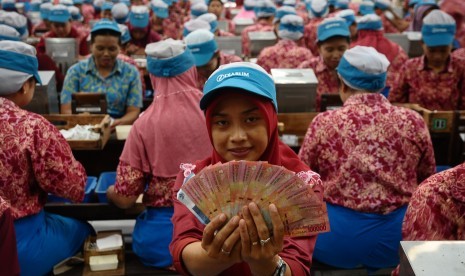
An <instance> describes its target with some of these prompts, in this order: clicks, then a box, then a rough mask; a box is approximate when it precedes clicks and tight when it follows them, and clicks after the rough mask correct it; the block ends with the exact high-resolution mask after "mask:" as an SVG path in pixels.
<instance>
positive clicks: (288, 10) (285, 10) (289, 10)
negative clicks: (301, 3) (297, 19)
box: [273, 6, 297, 23]
mask: <svg viewBox="0 0 465 276" xmlns="http://www.w3.org/2000/svg"><path fill="white" fill-rule="evenodd" d="M288 14H297V11H296V10H295V8H294V7H289V6H282V7H280V8H278V9H277V10H276V15H275V17H274V19H273V23H276V22H278V21H280V20H281V18H283V17H284V16H285V15H288Z"/></svg>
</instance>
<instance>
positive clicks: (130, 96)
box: [61, 56, 142, 118]
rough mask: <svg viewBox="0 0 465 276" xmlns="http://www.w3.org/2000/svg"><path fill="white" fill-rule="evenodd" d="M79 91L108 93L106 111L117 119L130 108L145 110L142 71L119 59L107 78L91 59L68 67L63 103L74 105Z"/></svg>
mask: <svg viewBox="0 0 465 276" xmlns="http://www.w3.org/2000/svg"><path fill="white" fill-rule="evenodd" d="M76 92H95V93H105V94H106V95H107V112H108V114H110V116H112V117H114V118H120V117H122V116H123V115H124V114H125V113H126V107H127V106H135V107H139V108H140V107H142V84H141V81H140V76H139V71H138V70H137V69H136V67H134V66H133V65H131V64H128V63H126V62H124V61H121V60H118V59H117V60H116V64H115V67H114V68H113V71H112V72H111V73H110V75H108V76H107V77H106V78H104V77H102V76H100V74H99V72H98V70H97V67H96V66H95V62H94V59H93V57H92V56H91V57H90V58H88V59H87V60H83V61H80V62H79V63H77V64H75V65H73V66H72V67H71V68H69V70H68V72H67V73H66V77H65V81H64V85H63V91H62V92H61V103H62V104H67V103H71V94H72V93H76Z"/></svg>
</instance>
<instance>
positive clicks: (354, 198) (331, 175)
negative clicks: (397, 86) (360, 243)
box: [299, 93, 435, 214]
mask: <svg viewBox="0 0 465 276" xmlns="http://www.w3.org/2000/svg"><path fill="white" fill-rule="evenodd" d="M299 157H300V158H301V159H302V161H304V162H305V163H307V164H308V165H309V166H310V168H311V169H312V170H314V171H315V172H318V173H319V174H320V176H321V180H322V181H323V185H324V189H325V197H324V198H325V201H327V202H329V203H331V204H335V205H339V206H343V207H346V208H350V209H353V210H355V211H358V212H366V213H378V214H388V213H390V212H392V211H394V210H396V209H398V208H400V207H402V206H404V205H406V204H408V202H409V200H410V197H411V195H412V193H413V192H414V191H415V189H416V188H417V186H418V183H420V182H421V181H423V180H424V179H426V178H427V177H429V176H430V175H431V174H433V173H434V171H435V160H434V151H433V146H432V143H431V138H430V135H429V132H428V128H427V126H426V124H425V122H424V120H423V118H422V117H421V116H420V115H419V114H418V113H416V112H415V111H413V110H409V109H406V108H402V107H396V106H393V105H391V104H390V103H389V101H388V100H387V99H386V98H385V97H384V96H383V95H381V94H378V93H373V94H371V93H363V94H356V95H352V96H350V97H349V98H348V99H347V100H346V102H345V103H344V106H343V107H342V108H340V109H337V110H332V111H328V112H324V113H321V114H319V115H318V116H317V117H315V119H314V120H313V122H312V123H311V125H310V126H309V129H308V131H307V134H306V136H305V140H304V142H303V144H302V148H301V149H300V152H299Z"/></svg>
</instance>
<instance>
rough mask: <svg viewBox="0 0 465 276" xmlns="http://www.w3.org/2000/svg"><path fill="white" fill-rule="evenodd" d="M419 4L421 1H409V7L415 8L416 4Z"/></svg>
mask: <svg viewBox="0 0 465 276" xmlns="http://www.w3.org/2000/svg"><path fill="white" fill-rule="evenodd" d="M419 2H420V0H410V1H408V6H409V7H413V6H415V5H416V4H418V3H419Z"/></svg>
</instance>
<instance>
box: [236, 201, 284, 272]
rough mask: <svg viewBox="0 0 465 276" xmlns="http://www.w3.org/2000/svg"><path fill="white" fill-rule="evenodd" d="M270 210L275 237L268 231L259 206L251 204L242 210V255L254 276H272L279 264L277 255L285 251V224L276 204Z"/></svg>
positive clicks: (271, 205)
mask: <svg viewBox="0 0 465 276" xmlns="http://www.w3.org/2000/svg"><path fill="white" fill-rule="evenodd" d="M268 210H269V212H270V217H271V222H272V224H273V233H272V234H273V235H271V233H270V231H268V227H267V225H266V223H265V220H264V219H263V216H262V213H261V212H260V210H259V208H258V206H257V204H255V203H254V202H251V203H249V204H248V205H247V206H244V207H243V208H242V216H243V219H241V220H240V222H239V232H240V237H241V247H242V249H241V255H242V259H243V260H244V261H245V262H247V263H248V264H249V266H250V270H251V271H252V273H253V274H254V275H272V274H273V272H274V270H275V269H276V265H277V262H278V256H277V254H278V253H279V252H281V251H282V249H283V241H284V225H283V222H282V221H281V218H280V217H279V213H278V210H277V208H276V206H275V205H274V204H270V205H269V208H268Z"/></svg>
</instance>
